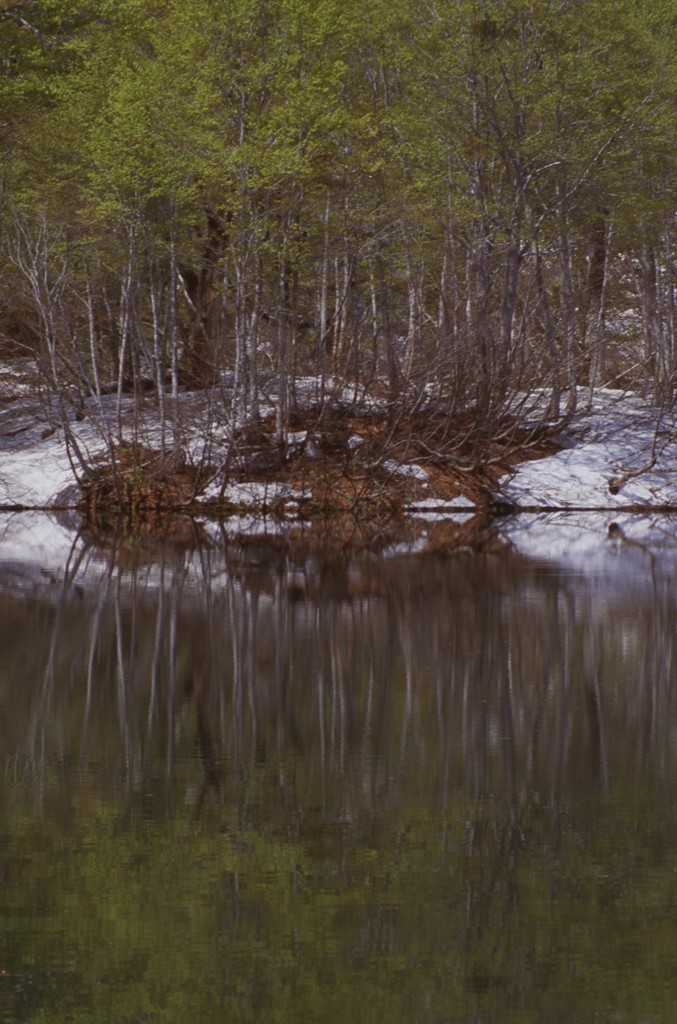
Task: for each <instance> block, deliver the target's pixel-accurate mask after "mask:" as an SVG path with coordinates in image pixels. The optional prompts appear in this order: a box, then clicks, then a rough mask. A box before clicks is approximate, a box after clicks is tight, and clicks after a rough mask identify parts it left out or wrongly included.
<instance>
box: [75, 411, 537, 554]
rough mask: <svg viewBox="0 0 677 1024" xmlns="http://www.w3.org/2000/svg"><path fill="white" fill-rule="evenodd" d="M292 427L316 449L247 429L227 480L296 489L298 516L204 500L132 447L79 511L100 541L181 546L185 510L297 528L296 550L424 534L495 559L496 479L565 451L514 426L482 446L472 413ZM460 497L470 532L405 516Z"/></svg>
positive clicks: (336, 416) (303, 422) (308, 418)
mask: <svg viewBox="0 0 677 1024" xmlns="http://www.w3.org/2000/svg"><path fill="white" fill-rule="evenodd" d="M291 429H292V430H293V431H296V432H299V433H300V432H304V431H305V432H307V436H308V439H309V440H308V442H307V443H306V445H305V446H299V447H298V448H297V449H296V450H294V451H291V452H286V453H285V452H281V451H280V450H279V448H278V447H277V445H276V441H275V434H274V423H273V422H272V421H271V420H268V421H265V420H264V421H262V422H261V423H260V424H259V425H258V427H257V429H256V430H255V431H252V430H251V429H250V430H248V431H247V432H246V434H245V433H244V432H243V435H242V437H241V439H240V441H241V443H240V445H239V446H238V451H239V453H240V454H241V458H240V460H239V465H237V466H236V467H235V468H234V469H233V470H232V472H231V474H230V476H229V481H228V482H234V483H244V482H256V483H271V484H273V483H279V482H284V483H287V484H288V485H290V487H291V488H293V489H294V490H295V491H297V492H302V494H303V497H302V498H301V499H300V501H298V502H296V503H294V506H293V508H291V507H290V505H289V503H288V502H286V501H285V500H284V499H280V498H279V497H278V498H274V499H272V500H270V501H268V502H266V501H261V502H259V503H258V505H256V506H252V505H251V504H250V503H248V504H242V505H239V506H238V505H237V504H234V503H233V502H230V501H227V500H211V501H209V502H200V500H199V493H200V489H201V486H202V480H201V479H200V478H199V477H198V475H197V473H196V472H195V471H193V470H191V469H190V467H188V466H186V465H184V464H177V462H176V460H175V459H174V458H173V457H171V456H167V455H165V456H162V455H161V454H160V453H158V452H153V451H150V450H148V449H146V448H142V447H139V446H132V445H125V446H122V447H120V448H118V449H117V450H116V452H115V465H111V463H110V462H107V463H101V464H99V465H96V466H94V467H93V469H92V472H91V474H90V476H89V478H88V479H87V480H86V482H85V484H84V486H83V498H82V501H81V505H80V511H81V513H82V515H83V517H84V519H85V522H86V523H87V524H88V526H89V527H90V529H92V530H94V531H96V532H97V534H101V533H105V532H106V531H108V530H110V529H111V528H112V527H113V526H114V527H115V528H116V529H117V530H118V531H119V529H120V523H121V522H122V523H123V529H126V530H128V531H130V532H132V533H134V534H137V535H141V536H143V535H146V536H156V537H157V536H162V537H169V538H171V539H173V538H174V537H175V536H177V539H178V538H181V537H182V536H183V535H184V534H185V532H186V514H187V513H188V514H190V513H197V512H200V513H201V514H204V513H205V512H206V513H208V514H209V515H212V516H214V517H221V518H226V517H228V516H232V515H234V514H236V513H238V512H243V511H246V512H247V514H252V512H258V513H261V514H266V515H272V516H275V517H277V518H278V519H279V520H283V521H285V522H288V523H289V529H288V530H287V531H286V534H287V537H286V542H287V543H296V542H297V541H298V542H302V543H303V544H304V545H305V546H306V547H308V546H314V545H315V544H317V545H318V547H322V548H323V549H326V548H327V547H331V548H335V547H337V546H338V547H341V546H350V547H358V548H359V547H378V546H380V545H382V544H388V543H392V542H393V541H395V540H396V541H404V542H406V541H408V540H409V541H412V542H413V541H414V540H415V539H416V538H417V537H418V538H419V540H420V538H421V536H422V534H423V535H424V536H425V544H424V546H423V548H421V544H420V543H419V550H421V549H423V550H429V551H454V552H458V551H463V550H491V549H492V544H494V543H495V541H494V540H493V537H494V531H492V530H491V529H489V526H488V524H489V522H490V520H491V519H492V518H493V517H494V516H495V515H496V513H497V512H499V511H501V505H500V503H499V502H497V500H496V498H495V493H496V490H497V484H498V480H499V479H500V477H502V476H503V475H505V474H506V473H508V472H510V471H511V469H513V468H514V467H515V466H516V465H517V464H518V463H519V462H522V461H525V460H526V459H531V458H539V457H542V456H543V455H546V454H549V453H550V452H552V451H554V450H556V445H555V444H554V443H553V441H552V439H551V438H550V437H549V436H548V435H547V432H545V431H541V432H540V433H538V432H534V431H531V432H529V431H527V430H525V429H524V428H522V427H520V426H519V424H517V423H511V422H508V421H506V422H505V423H503V424H501V425H500V429H496V428H494V430H493V431H492V436H491V437H483V436H482V433H481V431H479V430H478V429H477V428H476V426H475V425H474V424H473V422H472V420H471V418H470V417H468V416H465V417H456V418H455V419H453V420H452V419H450V417H448V416H442V415H437V416H436V415H434V414H430V413H426V414H425V415H424V414H418V415H412V414H407V415H400V416H398V417H396V418H393V417H388V416H386V415H383V414H380V415H377V414H371V415H362V416H356V415H354V414H352V413H350V412H348V411H345V410H331V411H325V414H324V415H323V417H322V418H321V419H319V420H318V415H317V412H312V413H308V414H305V415H296V416H295V417H294V420H293V423H292V425H291ZM358 438H359V441H358V440H356V439H358ZM351 439H352V442H351V444H349V441H350V440H351ZM480 453H481V455H480ZM388 463H396V464H397V465H398V466H405V467H406V466H413V465H416V466H421V467H423V468H425V470H426V473H427V481H423V480H419V479H416V478H415V477H413V476H409V475H406V474H404V473H399V472H396V471H393V469H392V466H389V465H388ZM459 496H461V497H464V498H466V499H467V500H468V505H469V506H470V505H473V506H475V507H476V508H477V510H478V514H477V515H475V516H474V517H473V518H472V519H471V520H469V521H468V522H467V523H463V524H458V523H454V522H452V521H450V520H446V521H439V522H434V523H430V524H425V523H424V522H422V521H421V520H413V519H412V518H411V517H410V516H408V515H407V512H406V509H407V505H409V504H411V503H412V502H414V503H415V502H416V501H420V500H421V499H424V498H436V499H443V500H451V499H453V498H458V497H459ZM294 520H295V521H296V522H298V521H299V520H304V521H306V523H308V522H309V523H310V524H311V529H310V530H308V528H307V526H305V527H304V528H303V529H300V528H299V527H297V526H296V525H295V523H294ZM301 535H302V536H301Z"/></svg>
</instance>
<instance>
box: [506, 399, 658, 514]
mask: <svg viewBox="0 0 677 1024" xmlns="http://www.w3.org/2000/svg"><path fill="white" fill-rule="evenodd" d="M563 442H564V443H565V444H566V445H567V447H566V448H564V449H563V450H562V451H560V452H557V454H555V455H551V456H549V457H548V458H545V459H538V460H534V461H533V462H526V463H523V464H522V465H521V466H519V467H518V469H517V472H516V473H515V475H514V476H513V477H512V479H508V478H506V482H505V483H503V482H502V483H501V485H500V493H501V496H502V497H504V498H506V499H507V500H509V501H511V502H514V503H515V504H516V505H517V506H519V507H521V508H525V507H529V506H535V505H537V506H541V507H544V508H560V509H561V508H578V509H608V508H623V507H627V506H628V505H642V506H648V507H654V508H657V507H661V506H663V507H664V506H666V505H674V506H675V507H677V423H676V421H675V419H674V417H673V416H672V414H670V415H667V414H666V415H661V413H660V412H659V410H657V409H655V408H652V407H651V406H649V405H647V404H646V403H645V402H643V401H642V399H640V398H638V397H637V396H635V395H631V394H627V393H624V392H621V391H612V390H610V389H606V390H601V391H600V392H598V394H597V395H596V396H595V400H594V402H593V407H592V410H591V411H589V412H582V413H579V414H578V415H577V416H576V418H575V419H574V422H573V424H572V425H571V427H570V428H569V431H568V434H567V436H566V438H564V439H563ZM654 455H655V456H656V463H655V465H654V467H653V468H652V469H651V470H647V471H646V472H643V473H641V474H640V475H638V476H631V477H629V478H628V479H627V480H626V481H625V482H624V483H622V485H621V486H620V488H619V491H618V493H617V494H612V493H611V492H610V491H609V480H610V479H616V478H619V477H623V476H624V475H626V474H627V473H628V472H630V471H632V470H635V469H641V468H642V467H645V466H647V465H648V464H649V462H650V461H651V459H652V458H653V457H654Z"/></svg>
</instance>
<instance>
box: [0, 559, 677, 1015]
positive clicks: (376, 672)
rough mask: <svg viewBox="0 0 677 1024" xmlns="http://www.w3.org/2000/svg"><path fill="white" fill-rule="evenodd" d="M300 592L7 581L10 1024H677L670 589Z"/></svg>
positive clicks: (318, 580) (394, 580)
mask: <svg viewBox="0 0 677 1024" xmlns="http://www.w3.org/2000/svg"><path fill="white" fill-rule="evenodd" d="M231 568H232V567H231ZM285 581H286V577H285V576H284V575H282V574H281V573H280V572H279V570H277V569H276V571H275V572H274V573H272V574H270V575H266V574H265V573H262V572H261V570H260V568H259V567H257V568H256V571H254V570H251V571H250V569H249V568H248V567H247V566H246V565H244V566H239V568H238V572H237V573H233V572H232V571H230V569H229V571H228V573H227V583H226V584H225V585H219V587H216V586H214V585H213V576H210V577H209V579H205V588H204V592H203V594H202V596H201V598H200V600H199V601H196V600H195V599H194V597H191V598H190V599H188V595H186V594H183V593H182V591H181V587H180V586H178V585H175V586H174V587H173V588H172V589H171V590H169V591H167V592H162V593H161V594H158V593H154V594H150V593H149V592H145V593H140V592H138V591H137V592H135V579H134V577H133V576H132V577H129V578H125V579H124V580H123V581H121V580H119V579H118V580H117V581H116V582H115V583H111V581H109V582H108V584H107V585H106V587H104V586H103V584H102V588H99V589H98V590H96V591H95V593H94V594H93V599H92V601H91V602H90V601H89V600H88V599H87V600H83V599H82V597H77V596H74V595H73V593H72V590H69V591H68V592H67V593H66V594H65V595H64V598H63V600H61V601H60V602H52V603H49V602H46V601H44V600H40V601H37V600H35V601H28V602H27V601H22V602H19V601H16V600H13V599H9V598H1V599H0V601H2V604H1V606H0V611H1V613H2V614H0V629H1V630H2V638H1V639H2V644H3V651H4V652H6V656H5V658H4V660H3V667H2V669H0V683H1V686H0V701H1V703H2V709H3V725H2V742H3V755H2V756H3V778H2V784H1V787H0V801H1V805H0V809H1V810H2V823H3V824H2V834H1V845H0V880H1V884H0V971H1V972H2V973H1V974H0V1020H1V1021H31V1022H42V1021H44V1022H47V1021H50V1022H61V1021H64V1022H65V1021H69V1022H71V1021H72V1022H75V1021H83V1022H84V1021H87V1022H99V1021H102V1022H103V1021H111V1022H127V1021H129V1022H132V1021H157V1022H160V1021H162V1022H164V1021H166V1022H177V1021H179V1022H182V1021H186V1022H191V1021H197V1022H202V1021H204V1022H211V1021H257V1022H258V1021H280V1022H283V1021H284V1022H287V1021H289V1022H292V1021H294V1022H296V1021H327V1022H333V1021H336V1022H338V1021H341V1022H345V1021H347V1020H348V1021H377V1020H379V1021H380V1020H381V1019H383V1020H389V1021H396V1022H397V1021H402V1022H404V1021H407V1022H411V1021H424V1022H428V1021H430V1022H443V1021H453V1022H471V1021H472V1022H483V1021H492V1022H493V1021H501V1022H513V1021H514V1022H532V1021H534V1022H535V1021H544V1022H545V1021H566V1022H569V1021H571V1022H573V1021H577V1022H578V1021H594V1020H598V1021H621V1022H635V1021H637V1022H639V1021H670V1020H672V1018H673V1013H674V1006H675V1005H677V972H676V971H675V969H674V968H675V964H674V960H675V952H674V951H675V949H677V945H676V943H675V940H676V939H677V923H676V922H677V916H676V915H675V909H676V908H675V902H676V898H677V852H676V851H677V844H676V842H675V840H676V839H677V813H676V807H677V805H676V803H675V796H676V795H677V785H676V784H675V782H674V781H673V780H674V779H675V772H674V768H675V755H674V752H673V742H672V741H673V736H674V728H673V725H672V722H673V721H674V711H675V708H674V700H675V698H674V690H675V686H674V684H675V671H674V666H675V664H676V662H675V658H674V651H675V638H674V635H673V634H674V630H673V628H672V624H673V623H674V621H675V615H674V613H675V607H674V604H675V602H674V601H673V598H672V596H671V594H670V588H669V587H664V586H661V587H655V586H652V587H649V588H648V589H646V588H643V587H639V589H638V590H633V591H632V592H629V593H628V594H627V596H623V595H622V594H619V593H618V591H617V588H613V589H612V591H611V593H610V594H608V593H606V592H602V593H600V591H599V589H595V588H592V589H591V588H590V586H589V585H588V584H586V582H585V581H576V580H571V579H569V580H566V579H565V580H562V579H559V578H557V577H556V576H554V575H553V574H551V573H545V572H538V571H536V570H533V569H529V568H528V567H524V566H521V565H519V564H515V563H512V562H510V561H508V560H497V561H491V560H490V561H482V560H476V561H472V562H470V561H464V562H463V563H434V564H425V565H415V566H412V565H411V564H405V565H404V566H402V565H399V566H398V567H394V566H393V565H392V564H391V565H388V564H385V565H379V564H376V563H373V562H369V563H368V564H367V565H366V566H358V567H356V566H354V565H352V566H349V567H348V568H345V567H343V568H340V569H337V568H336V567H334V568H333V569H332V570H331V571H325V572H324V575H323V574H322V572H320V571H318V572H317V573H315V574H314V575H313V576H312V579H310V582H308V583H307V585H306V586H307V590H306V593H305V595H304V597H303V599H302V600H299V594H298V580H296V579H294V581H293V586H291V585H289V586H288V585H286V582H285ZM136 583H138V580H136ZM311 589H312V592H310V591H311Z"/></svg>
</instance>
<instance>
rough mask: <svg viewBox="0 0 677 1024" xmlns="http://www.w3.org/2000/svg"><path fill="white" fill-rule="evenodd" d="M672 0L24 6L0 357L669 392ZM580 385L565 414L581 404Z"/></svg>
mask: <svg viewBox="0 0 677 1024" xmlns="http://www.w3.org/2000/svg"><path fill="white" fill-rule="evenodd" d="M676 23H677V11H676V10H675V8H674V5H673V4H671V3H669V2H667V0H586V2H583V0H559V2H554V0H532V2H526V0H431V2H430V3H425V4H420V3H413V2H412V0H388V2H385V0H374V2H373V3H371V4H369V5H365V4H363V3H354V2H352V0H321V2H317V0H227V2H219V3H216V2H214V0H180V2H179V0H151V2H147V0H2V2H0V69H1V77H0V138H1V140H2V164H1V168H0V174H1V178H0V260H1V261H2V275H1V278H0V331H1V335H0V346H2V348H1V349H0V351H4V352H5V353H7V354H10V353H16V352H17V351H23V352H26V351H27V352H29V353H31V354H35V355H36V356H37V357H38V361H39V363H40V365H41V366H42V368H43V369H44V371H45V375H46V378H47V379H49V380H51V382H52V384H53V385H57V384H59V383H68V384H73V383H77V386H78V387H80V388H84V390H85V391H86V392H87V393H89V394H95V393H100V391H101V390H102V389H103V388H105V387H112V386H116V387H118V388H119V389H127V388H129V389H133V388H135V387H138V386H139V382H140V381H141V380H146V381H151V382H152V383H153V384H154V385H155V386H156V387H157V388H158V389H159V390H160V391H163V392H164V393H166V394H168V395H171V394H174V395H176V394H177V393H178V390H179V389H180V388H181V387H182V386H186V385H191V386H195V385H199V386H204V385H207V384H212V383H216V382H217V381H218V380H219V379H222V375H223V373H224V372H225V371H229V372H230V373H231V375H232V381H233V394H234V396H235V398H234V401H235V406H236V409H237V410H238V412H239V413H241V414H242V415H252V414H253V415H256V412H257V389H258V382H259V380H260V378H261V375H262V374H264V373H268V374H270V375H273V376H274V377H275V379H276V381H277V384H278V387H279V391H278V395H279V405H280V413H279V425H284V423H285V422H286V421H287V418H288V416H289V412H290V410H292V409H293V407H294V401H295V382H296V380H297V379H298V377H299V376H300V375H301V374H318V375H321V376H322V378H323V379H325V378H327V379H328V378H329V377H330V376H332V377H336V376H340V377H341V378H342V379H347V380H350V381H358V382H359V383H361V384H365V385H371V386H376V384H378V386H379V388H380V390H381V393H382V394H383V395H384V396H385V397H388V398H390V400H391V401H396V400H398V401H399V400H400V399H401V398H402V397H403V396H404V397H408V399H409V400H413V401H416V400H417V396H420V395H422V394H426V395H428V394H431V393H434V394H435V396H436V399H438V400H439V399H442V400H443V401H445V402H447V403H448V404H449V408H450V409H451V408H460V407H467V406H468V404H474V405H475V406H476V408H477V409H478V410H480V411H481V412H482V413H484V414H486V413H488V412H491V413H494V412H500V411H501V410H503V409H505V408H506V404H507V403H508V402H509V401H511V399H512V397H513V396H514V395H515V394H516V393H517V392H518V391H523V390H524V389H528V388H532V387H534V386H535V385H539V386H543V385H546V386H547V387H548V388H550V389H551V393H552V403H551V412H552V414H553V415H558V414H559V413H560V411H564V410H565V409H568V411H569V412H571V411H573V408H574V406H575V402H576V394H577V390H576V387H575V386H574V385H578V386H580V385H583V384H585V385H589V386H590V387H595V386H599V385H601V384H604V383H609V382H612V383H622V384H628V383H636V382H637V381H642V382H644V383H646V384H649V385H650V386H651V387H652V388H653V389H654V392H655V393H657V394H659V395H660V396H661V397H670V396H671V395H672V393H673V390H674V383H675V374H676V371H677V351H676V349H675V328H676V316H675V308H674V307H675V303H674V289H675V273H676V271H675V210H676V209H677V197H676V196H675V188H676V185H675V183H676V182H677V174H676V173H675V171H676V166H675V165H676V164H677V146H676V145H675V141H676V132H677V105H676V104H675V90H676V87H677V63H676V62H677V58H676V57H675V47H674V45H673V43H674V40H675V38H676V33H675V29H676ZM564 403H566V404H564Z"/></svg>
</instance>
